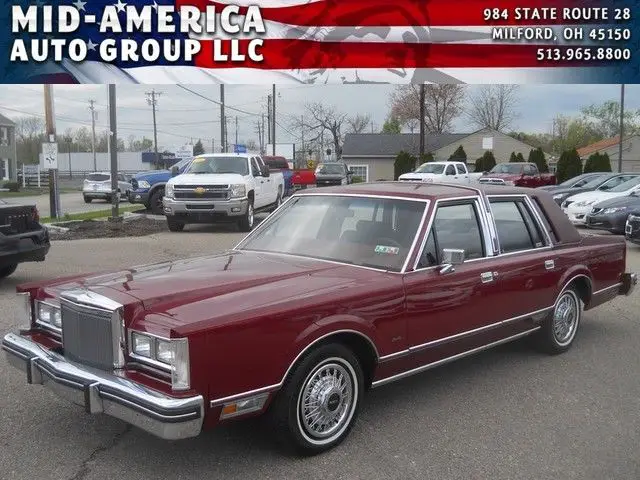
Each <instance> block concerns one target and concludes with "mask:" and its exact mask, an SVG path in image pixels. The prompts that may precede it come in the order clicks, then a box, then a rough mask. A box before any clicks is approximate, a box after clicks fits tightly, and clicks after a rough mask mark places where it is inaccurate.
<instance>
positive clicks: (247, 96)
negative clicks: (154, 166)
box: [0, 85, 640, 150]
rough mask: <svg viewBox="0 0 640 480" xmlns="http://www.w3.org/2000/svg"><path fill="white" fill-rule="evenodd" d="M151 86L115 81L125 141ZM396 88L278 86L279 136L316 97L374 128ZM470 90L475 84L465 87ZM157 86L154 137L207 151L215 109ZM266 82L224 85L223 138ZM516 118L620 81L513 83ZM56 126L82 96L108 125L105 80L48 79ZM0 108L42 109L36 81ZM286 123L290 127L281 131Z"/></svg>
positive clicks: (557, 108)
mask: <svg viewBox="0 0 640 480" xmlns="http://www.w3.org/2000/svg"><path fill="white" fill-rule="evenodd" d="M186 87H187V88H189V89H190V90H193V91H194V92H197V93H198V94H200V95H203V96H205V97H208V98H211V99H213V100H216V101H218V100H219V99H220V88H219V86H217V85H216V86H208V85H188V86H186ZM153 88H154V87H153V86H152V85H118V86H117V105H118V130H119V131H118V136H119V137H120V138H123V139H124V140H125V143H128V137H129V136H130V135H135V136H136V137H142V136H147V137H148V138H153V122H152V113H151V107H150V106H149V105H148V104H147V101H146V98H147V97H146V96H145V92H150V91H151V90H152V89H153ZM394 88H395V87H394V86H391V85H319V86H315V85H313V86H288V85H283V86H282V87H277V92H278V93H277V95H278V99H277V100H278V101H277V108H276V117H277V122H278V126H277V127H276V135H277V141H278V143H280V142H283V143H287V142H296V141H299V138H298V137H297V134H298V132H296V131H293V130H292V129H291V124H292V121H293V118H294V117H300V116H301V115H302V114H304V104H305V102H323V103H325V104H328V105H333V106H335V107H336V108H337V109H339V110H341V111H343V112H345V113H348V114H349V115H355V114H370V115H371V117H372V119H373V122H374V127H375V128H376V129H377V130H379V128H380V127H381V126H382V124H383V123H384V120H385V118H386V116H387V113H388V111H389V96H390V93H391V92H392V91H393V89H394ZM467 88H468V90H469V91H470V92H473V90H474V89H476V88H478V87H476V86H468V87H467ZM155 89H156V91H159V92H162V95H161V96H160V97H159V98H158V108H157V124H158V144H159V146H161V147H166V148H170V147H174V146H178V145H182V144H184V143H189V141H190V140H191V139H193V141H194V142H195V141H197V140H198V139H202V141H203V143H204V144H205V148H206V149H207V150H209V149H210V146H211V140H212V138H213V139H215V142H216V145H219V142H220V108H219V106H218V105H216V104H215V103H213V102H210V101H208V100H206V99H203V98H201V97H199V96H197V95H195V94H193V93H190V92H188V91H186V90H184V89H182V88H181V87H180V86H178V85H161V86H157V87H155ZM270 93H271V87H270V86H257V85H226V86H225V96H226V103H227V105H229V106H233V107H237V108H239V109H241V110H244V111H245V112H246V113H241V112H235V111H231V110H227V115H228V116H230V117H231V118H230V119H229V124H228V125H229V130H228V136H229V143H234V142H235V116H236V115H237V116H238V138H239V139H240V141H243V140H245V141H246V140H247V139H254V140H256V141H257V138H258V136H257V133H256V121H258V120H259V118H260V116H259V114H261V113H263V112H265V111H266V99H267V95H269V94H270ZM518 97H519V103H518V108H517V109H518V113H519V119H518V120H517V122H516V124H515V125H514V130H519V131H526V132H549V131H550V129H551V123H552V119H553V117H554V116H555V115H557V114H564V115H576V114H578V112H579V110H580V108H581V107H582V106H585V105H589V104H591V103H602V102H604V101H606V100H616V101H617V100H619V98H620V86H619V85H521V86H520V88H519V93H518ZM54 98H55V114H56V130H57V132H58V133H59V134H60V133H63V132H64V131H65V130H66V129H67V128H70V127H71V128H77V127H81V126H90V125H91V115H90V112H89V109H88V106H89V103H88V100H90V99H93V100H95V101H96V110H97V112H98V119H97V128H98V130H105V129H106V128H107V126H108V122H109V119H108V114H107V108H106V106H107V86H106V85H55V86H54ZM625 107H626V108H633V109H638V108H640V85H628V86H627V87H626V97H625ZM0 113H2V114H3V115H5V116H7V117H9V118H12V119H15V118H17V117H20V116H24V115H39V116H43V114H44V104H43V88H42V85H0ZM287 130H290V131H287ZM473 130H474V127H473V125H470V124H469V123H468V122H467V121H466V120H465V119H464V118H463V117H461V118H460V119H459V120H458V121H457V122H456V131H457V132H460V133H462V132H468V131H473Z"/></svg>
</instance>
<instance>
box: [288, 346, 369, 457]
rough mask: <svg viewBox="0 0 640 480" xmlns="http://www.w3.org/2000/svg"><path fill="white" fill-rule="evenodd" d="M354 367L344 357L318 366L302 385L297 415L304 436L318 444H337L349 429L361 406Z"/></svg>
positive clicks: (332, 359)
mask: <svg viewBox="0 0 640 480" xmlns="http://www.w3.org/2000/svg"><path fill="white" fill-rule="evenodd" d="M358 394H359V392H358V382H357V379H356V373H355V371H354V370H353V367H352V366H351V365H350V364H349V363H348V362H346V361H345V360H344V359H341V358H329V359H326V360H324V361H323V362H321V363H320V364H319V365H317V366H316V367H315V368H314V369H313V370H312V371H311V373H309V375H308V376H307V378H306V379H305V381H304V382H303V383H302V388H301V389H300V393H299V395H298V401H297V416H298V426H299V427H300V433H301V434H302V435H303V436H304V437H305V439H306V440H307V441H308V442H310V443H313V444H315V445H323V444H326V443H330V442H332V441H334V440H335V439H336V438H338V437H340V435H341V434H342V433H343V432H344V431H345V429H346V428H347V427H348V426H349V423H350V422H351V419H352V417H353V413H354V411H355V408H356V405H357V403H358Z"/></svg>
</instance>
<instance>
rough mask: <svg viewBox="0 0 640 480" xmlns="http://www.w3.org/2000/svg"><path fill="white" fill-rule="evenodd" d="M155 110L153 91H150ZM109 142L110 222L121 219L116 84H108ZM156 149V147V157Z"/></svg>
mask: <svg viewBox="0 0 640 480" xmlns="http://www.w3.org/2000/svg"><path fill="white" fill-rule="evenodd" d="M152 96H153V101H154V108H153V110H154V112H155V92H152ZM153 124H154V130H155V114H154V122H153ZM108 140H109V144H110V145H111V149H110V156H111V218H109V220H110V221H112V222H120V221H122V217H120V215H119V210H118V207H119V202H120V195H119V194H118V128H117V125H116V86H115V84H113V83H112V84H109V138H108ZM157 155H158V150H157V147H156V158H157Z"/></svg>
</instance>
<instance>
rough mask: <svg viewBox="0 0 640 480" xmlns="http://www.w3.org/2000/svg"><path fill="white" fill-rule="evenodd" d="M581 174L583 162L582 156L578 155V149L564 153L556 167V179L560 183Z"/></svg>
mask: <svg viewBox="0 0 640 480" xmlns="http://www.w3.org/2000/svg"><path fill="white" fill-rule="evenodd" d="M581 173H582V160H580V155H578V152H577V151H576V149H575V148H574V149H573V150H565V151H564V152H562V155H560V159H559V160H558V165H557V167H556V178H557V180H558V183H562V182H564V181H566V180H569V179H570V178H573V177H577V176H578V175H580V174H581Z"/></svg>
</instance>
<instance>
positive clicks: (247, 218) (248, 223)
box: [238, 200, 254, 232]
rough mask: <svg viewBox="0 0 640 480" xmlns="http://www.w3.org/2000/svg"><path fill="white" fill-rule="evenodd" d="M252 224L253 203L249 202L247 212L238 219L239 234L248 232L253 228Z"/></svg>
mask: <svg viewBox="0 0 640 480" xmlns="http://www.w3.org/2000/svg"><path fill="white" fill-rule="evenodd" d="M253 222H254V213H253V201H252V200H249V205H247V211H246V212H245V214H244V215H243V216H242V217H240V220H238V228H239V229H240V231H241V232H250V231H251V229H252V228H253Z"/></svg>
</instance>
